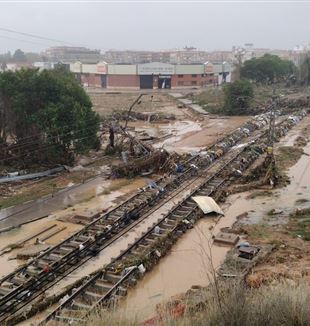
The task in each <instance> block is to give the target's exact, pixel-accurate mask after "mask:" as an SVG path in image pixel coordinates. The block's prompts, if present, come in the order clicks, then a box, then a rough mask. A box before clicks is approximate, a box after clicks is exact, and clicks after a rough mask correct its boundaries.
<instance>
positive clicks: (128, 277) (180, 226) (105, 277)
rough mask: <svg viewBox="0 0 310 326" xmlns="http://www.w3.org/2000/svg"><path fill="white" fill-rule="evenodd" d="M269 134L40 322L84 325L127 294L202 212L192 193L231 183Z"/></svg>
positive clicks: (280, 129) (229, 160) (214, 171)
mask: <svg viewBox="0 0 310 326" xmlns="http://www.w3.org/2000/svg"><path fill="white" fill-rule="evenodd" d="M302 117H303V116H301V117H300V118H302ZM298 119H299V118H298ZM298 119H297V118H296V119H295V118H294V119H288V120H285V121H283V122H282V123H280V124H278V125H277V126H276V132H277V134H278V136H283V135H284V134H285V133H286V132H287V131H288V129H289V128H290V127H291V126H293V125H294V124H295V123H297V122H298ZM266 135H267V133H265V132H264V133H262V134H261V135H258V136H256V137H253V138H252V139H251V141H250V142H248V144H247V145H245V146H243V147H241V148H238V149H235V150H230V151H229V152H228V153H227V155H226V156H225V158H224V159H223V160H220V161H218V162H216V163H215V164H214V165H213V166H212V168H211V169H210V171H209V176H208V177H207V178H205V180H204V181H203V182H202V183H201V184H200V185H199V186H198V187H196V189H194V190H192V191H191V193H190V194H189V195H187V196H186V198H185V199H184V200H183V201H182V202H181V203H179V204H177V205H176V206H175V207H174V208H173V209H172V210H171V211H170V212H168V213H167V214H166V215H165V216H163V217H162V218H161V219H160V220H159V221H158V222H157V223H156V224H155V225H154V226H153V227H152V228H150V229H149V230H148V231H147V232H145V233H144V234H143V235H142V236H141V237H140V238H139V239H137V240H136V241H135V242H134V243H133V244H132V245H130V246H129V247H128V248H127V249H126V250H125V251H124V252H122V253H121V254H120V255H119V256H118V257H117V258H115V259H114V260H113V261H112V262H111V263H110V264H108V265H107V266H106V267H105V268H104V269H103V270H102V271H100V272H98V273H96V274H95V275H93V276H92V277H91V278H90V279H89V280H87V281H86V282H85V283H84V284H83V285H82V286H81V287H80V288H79V289H77V290H76V291H74V293H72V294H71V296H69V297H68V298H67V299H66V300H65V301H64V302H62V303H61V304H60V305H59V306H58V307H57V308H56V309H55V310H54V311H53V312H52V313H50V314H49V315H48V316H47V317H46V318H45V320H44V321H43V322H41V323H40V324H39V325H40V326H43V325H45V324H47V325H51V326H54V325H55V326H56V325H57V326H58V325H67V324H77V323H78V324H81V323H83V322H85V320H86V318H87V316H88V315H89V314H90V313H91V312H92V311H94V310H95V309H96V308H97V307H98V306H101V307H106V308H107V307H109V306H113V304H114V303H116V302H117V301H118V299H119V298H121V297H123V296H125V295H126V294H127V288H128V287H130V286H132V285H134V284H135V283H136V282H137V279H138V278H139V277H141V275H140V274H143V273H144V271H143V269H144V266H143V263H144V262H145V261H147V260H148V259H151V258H152V257H153V259H154V260H159V259H160V258H161V252H160V251H159V250H160V249H159V248H160V247H161V246H162V245H163V242H164V241H168V242H169V241H170V242H171V239H172V238H173V237H174V235H176V234H179V235H181V234H182V233H184V232H185V231H186V229H187V228H188V227H189V225H192V224H193V223H195V221H196V220H198V219H199V217H200V216H201V215H202V214H201V211H200V209H199V207H198V205H197V204H196V202H195V201H194V200H193V199H192V196H194V195H195V196H196V195H198V196H211V195H213V194H215V193H216V191H218V190H219V188H221V187H223V186H224V185H225V184H226V182H229V180H230V178H231V177H232V176H233V174H234V171H236V170H237V169H238V170H240V171H244V170H246V169H247V168H248V167H249V166H250V165H251V164H252V163H253V162H254V161H255V160H256V159H257V158H258V157H259V156H260V155H261V154H262V153H263V151H264V150H265V147H266ZM132 262H135V264H132ZM141 268H142V273H141Z"/></svg>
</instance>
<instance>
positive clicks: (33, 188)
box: [0, 171, 93, 209]
mask: <svg viewBox="0 0 310 326" xmlns="http://www.w3.org/2000/svg"><path fill="white" fill-rule="evenodd" d="M91 176H93V173H92V172H86V173H83V172H79V171H75V172H71V173H66V172H65V173H62V174H61V175H59V176H56V177H52V178H45V179H41V180H39V181H34V182H33V181H27V182H25V183H24V184H23V185H22V186H19V189H18V190H17V193H16V194H14V195H12V196H10V197H7V198H0V209H3V208H7V207H10V206H16V205H20V204H22V203H25V202H27V201H29V200H35V199H38V198H41V197H43V196H46V195H48V194H52V193H53V192H54V193H56V192H57V191H59V190H61V189H63V188H66V187H67V185H68V184H69V183H74V184H78V183H81V182H82V181H83V180H86V179H88V178H90V177H91ZM13 187H14V186H13Z"/></svg>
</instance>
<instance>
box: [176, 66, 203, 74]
mask: <svg viewBox="0 0 310 326" xmlns="http://www.w3.org/2000/svg"><path fill="white" fill-rule="evenodd" d="M175 73H176V75H180V74H203V73H204V65H176V66H175Z"/></svg>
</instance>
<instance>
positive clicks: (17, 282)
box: [10, 275, 26, 286]
mask: <svg viewBox="0 0 310 326" xmlns="http://www.w3.org/2000/svg"><path fill="white" fill-rule="evenodd" d="M10 282H11V283H13V284H14V285H17V286H19V285H22V284H24V283H25V282H26V278H25V277H20V276H18V275H15V276H14V277H12V278H11V279H10Z"/></svg>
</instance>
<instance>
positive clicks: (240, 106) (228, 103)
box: [223, 80, 254, 115]
mask: <svg viewBox="0 0 310 326" xmlns="http://www.w3.org/2000/svg"><path fill="white" fill-rule="evenodd" d="M223 90H224V95H225V100H224V101H225V104H224V108H223V110H224V113H225V114H228V115H244V114H248V109H249V107H250V104H251V102H252V100H253V97H254V91H253V86H252V84H251V83H250V82H249V81H247V80H237V81H235V82H233V83H230V84H226V85H225V86H224V89H223Z"/></svg>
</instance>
